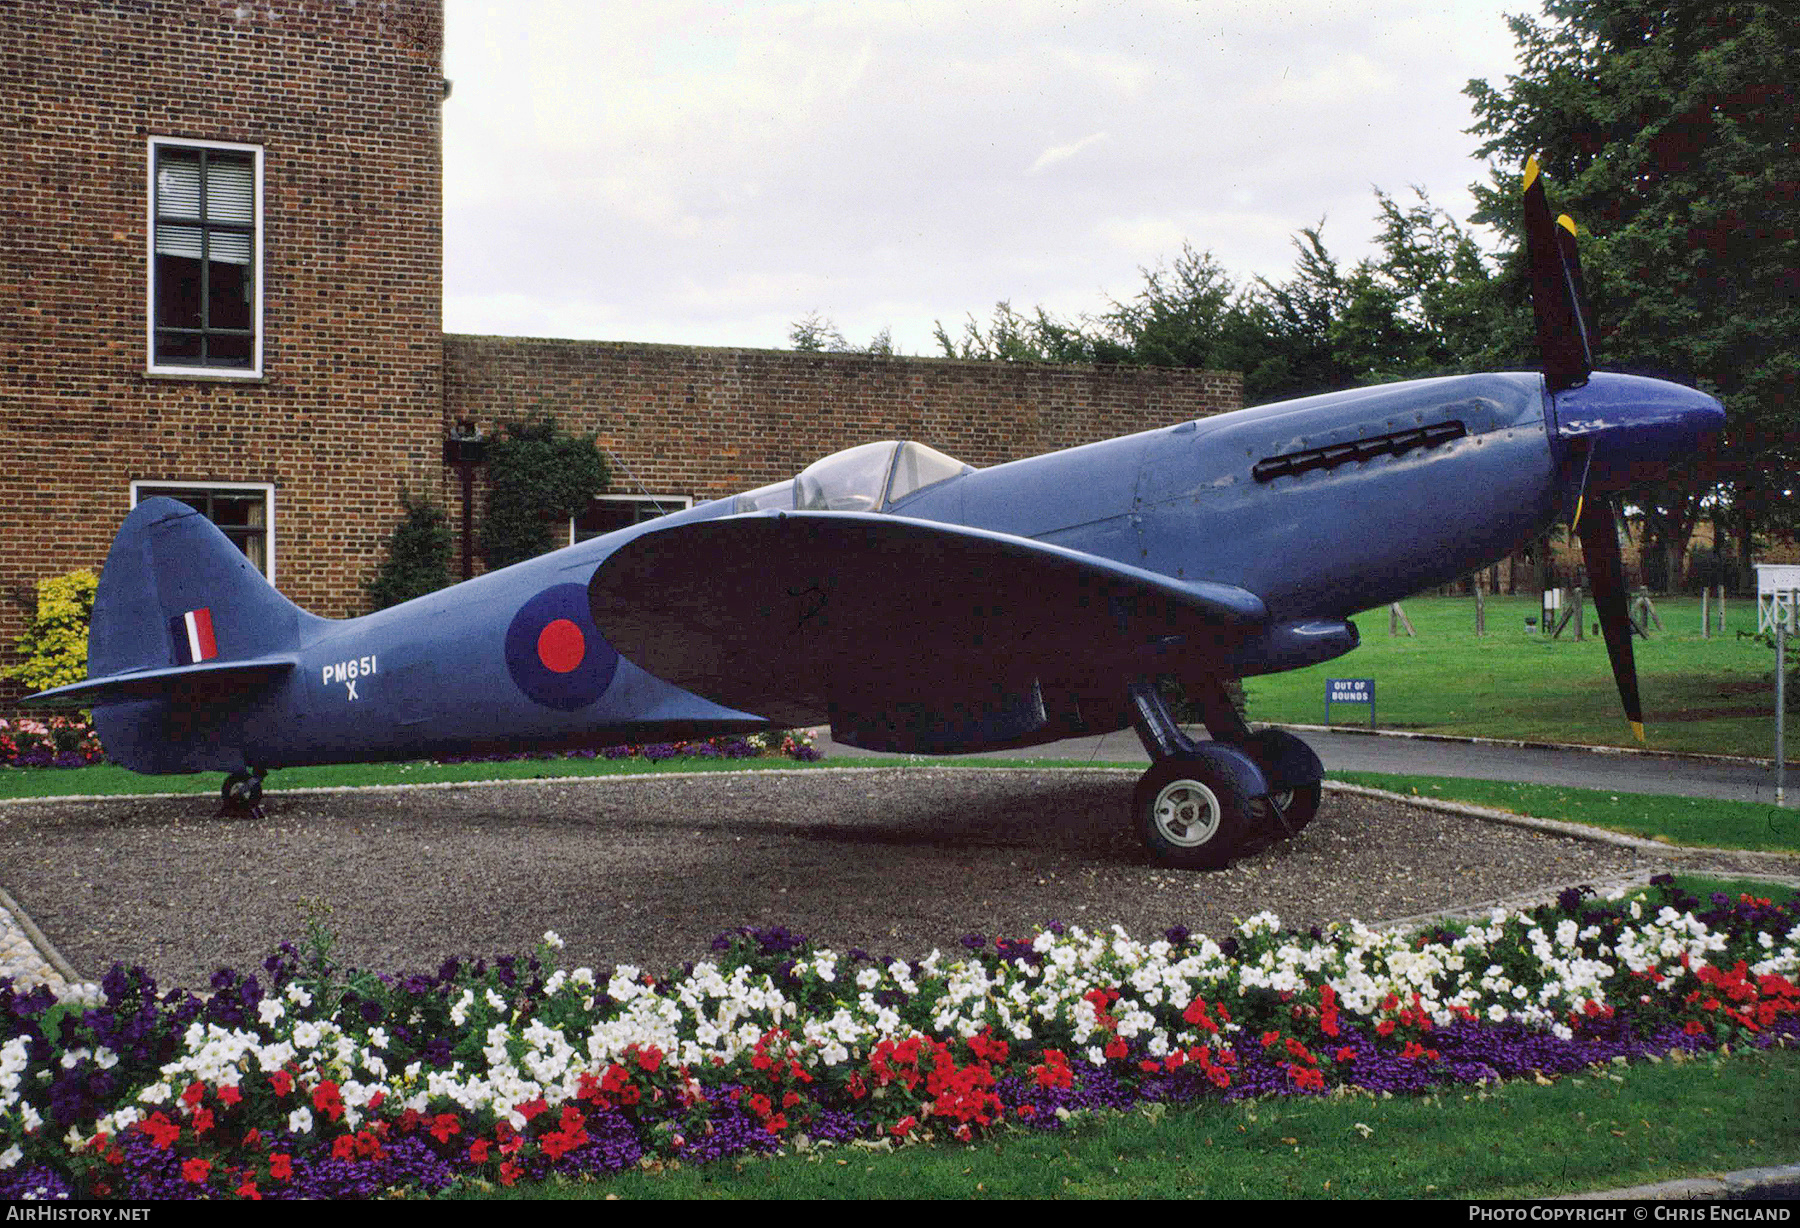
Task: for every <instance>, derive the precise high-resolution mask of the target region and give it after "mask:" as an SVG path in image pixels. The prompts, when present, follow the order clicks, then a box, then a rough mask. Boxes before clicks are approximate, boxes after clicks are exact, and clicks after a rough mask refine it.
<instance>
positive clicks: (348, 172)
mask: <svg viewBox="0 0 1800 1228" xmlns="http://www.w3.org/2000/svg"><path fill="white" fill-rule="evenodd" d="M442 38H443V20H442V11H441V4H440V0H386V2H385V3H383V4H357V3H348V2H341V0H340V2H338V3H322V2H320V0H255V2H254V3H239V0H133V2H132V3H129V4H125V3H87V2H80V3H77V2H73V0H70V2H67V3H41V2H39V0H0V303H4V304H5V305H6V306H5V310H4V311H0V335H3V336H4V344H3V347H0V349H3V351H4V352H3V354H0V543H3V545H0V662H6V663H10V662H12V661H13V660H16V654H15V653H14V652H13V651H12V642H13V640H14V639H15V637H16V636H17V635H18V634H19V632H20V631H21V630H22V628H23V624H24V620H25V618H26V617H27V616H28V613H29V611H30V609H31V604H32V600H33V597H32V585H33V584H34V583H35V581H36V580H37V579H38V578H39V577H41V576H44V575H52V574H58V573H61V572H63V571H67V570H70V569H72V568H74V567H78V566H89V567H98V566H99V565H100V563H101V561H102V560H103V559H104V558H105V554H106V548H107V545H108V544H109V542H110V540H111V537H112V534H113V533H114V531H115V530H116V529H117V528H118V524H119V521H120V519H121V518H122V517H123V516H124V514H125V511H126V510H127V507H128V503H129V484H130V482H131V481H132V480H134V479H145V480H158V481H187V482H212V481H249V482H269V483H273V484H274V486H275V488H276V489H275V506H276V521H275V529H276V534H277V551H278V563H277V577H276V578H277V581H278V584H279V587H280V588H281V589H282V590H283V591H285V592H286V593H287V594H288V595H289V596H290V597H292V598H294V599H295V600H296V601H298V602H300V603H301V604H302V605H304V606H307V607H308V608H311V609H314V610H317V611H319V612H321V613H328V614H334V615H336V614H343V613H345V612H346V610H348V609H351V608H361V606H362V605H363V602H362V595H361V591H360V585H361V582H362V581H363V580H364V579H365V578H366V577H367V576H368V574H369V573H370V572H371V570H372V567H373V566H374V563H375V561H376V560H377V559H378V558H379V555H380V549H379V539H380V537H381V535H382V534H383V533H385V532H387V531H388V530H389V529H391V527H392V525H393V523H394V522H395V520H396V518H397V509H398V501H397V500H398V492H399V490H400V488H401V487H402V486H407V487H410V488H412V489H414V490H421V491H426V492H429V493H430V494H432V495H433V496H434V497H437V498H442V497H443V493H444V492H443V489H442V485H441V483H442V481H443V471H442V467H441V455H440V451H439V449H440V448H441V446H442V445H441V442H440V440H441V432H442V415H443V393H442V389H441V384H440V378H441V372H442V341H443V325H442V313H441V304H442V299H443V294H442V271H441V270H442V228H441V214H442V207H441V195H440V183H441V178H442V176H441V161H442V159H441V154H440V127H439V109H440V106H441V105H442V94H443V85H442V81H443V73H442V63H441V60H442ZM153 137H173V138H186V139H194V140H206V141H222V142H233V143H245V144H254V145H260V146H261V147H262V149H263V157H264V175H265V178H264V193H265V201H264V217H265V232H264V241H265V244H266V254H265V260H264V278H263V289H264V316H263V328H264V333H265V337H266V342H265V351H264V372H265V375H264V377H263V378H261V379H257V380H249V381H244V380H221V379H211V380H206V379H190V378H170V377H153V376H148V375H146V373H145V368H146V347H147V343H146V313H147V307H146V293H147V291H146V278H147V274H148V265H149V258H148V256H147V251H146V249H147V238H146V231H147V222H146V214H147V199H146V198H147V196H148V191H149V189H148V176H149V171H148V159H149V149H148V143H149V140H150V139H151V138H153ZM3 694H16V688H10V687H8V688H0V695H3Z"/></svg>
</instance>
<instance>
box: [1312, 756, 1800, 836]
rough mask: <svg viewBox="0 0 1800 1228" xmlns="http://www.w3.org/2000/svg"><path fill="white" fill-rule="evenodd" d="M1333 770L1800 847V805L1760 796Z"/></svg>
mask: <svg viewBox="0 0 1800 1228" xmlns="http://www.w3.org/2000/svg"><path fill="white" fill-rule="evenodd" d="M1328 775H1329V777H1330V779H1332V780H1341V781H1344V782H1345V783H1347V784H1353V785H1367V786H1368V787H1369V788H1372V789H1386V790H1387V791H1388V792H1390V793H1399V794H1402V795H1405V796H1409V797H1423V798H1430V799H1432V800H1435V801H1446V802H1466V803H1468V804H1470V805H1474V806H1486V807H1488V808H1489V809H1491V810H1504V811H1506V812H1507V813H1509V814H1522V815H1530V816H1531V817H1533V818H1538V819H1557V820H1560V821H1562V822H1565V823H1584V824H1586V825H1588V826H1589V827H1598V828H1601V829H1602V830H1605V831H1614V832H1620V833H1622V834H1624V835H1627V836H1641V837H1643V838H1644V839H1646V840H1661V841H1664V842H1666V843H1669V844H1692V845H1698V846H1701V847H1705V848H1721V849H1751V850H1755V851H1759V852H1771V853H1800V811H1795V810H1788V809H1777V808H1776V807H1774V806H1773V805H1765V804H1761V803H1757V802H1734V801H1719V800H1716V799H1712V798H1700V797H1671V796H1667V795H1658V794H1649V793H1620V792H1614V791H1612V790H1607V789H1570V788H1564V787H1562V786H1559V785H1529V784H1517V783H1513V782H1508V781H1499V780H1463V779H1460V778H1458V777H1453V776H1392V775H1388V774H1386V773H1383V772H1331V773H1329V774H1328Z"/></svg>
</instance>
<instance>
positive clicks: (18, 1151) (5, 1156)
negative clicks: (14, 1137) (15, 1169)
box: [0, 1143, 25, 1168]
mask: <svg viewBox="0 0 1800 1228" xmlns="http://www.w3.org/2000/svg"><path fill="white" fill-rule="evenodd" d="M24 1158H25V1152H24V1150H23V1149H22V1148H21V1147H20V1146H19V1145H18V1144H17V1143H14V1144H13V1145H12V1146H11V1147H8V1148H7V1149H6V1150H5V1151H0V1168H11V1167H12V1166H13V1165H15V1164H17V1163H18V1162H19V1161H20V1160H22V1159H24Z"/></svg>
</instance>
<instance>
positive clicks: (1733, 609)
mask: <svg viewBox="0 0 1800 1228" xmlns="http://www.w3.org/2000/svg"><path fill="white" fill-rule="evenodd" d="M1402 608H1403V609H1405V611H1406V614H1407V617H1408V618H1410V619H1411V620H1412V624H1413V626H1414V627H1415V628H1416V629H1417V630H1418V636H1417V637H1416V638H1411V637H1408V636H1407V635H1406V633H1405V631H1404V630H1402V631H1401V633H1400V634H1399V635H1398V636H1393V637H1390V636H1389V635H1388V612H1387V610H1386V609H1385V608H1383V609H1379V610H1371V611H1368V612H1366V613H1364V614H1362V615H1360V616H1359V617H1358V618H1357V619H1356V623H1357V626H1358V627H1359V628H1360V629H1361V631H1362V647H1360V648H1358V649H1357V650H1356V651H1355V652H1353V653H1351V654H1350V655H1349V656H1347V657H1342V658H1340V659H1338V660H1336V661H1331V662H1327V663H1326V664H1324V665H1319V666H1314V667H1313V668H1311V669H1304V670H1294V671H1292V672H1290V673H1285V674H1272V675H1266V676H1264V677H1260V678H1249V679H1246V680H1245V683H1244V686H1245V690H1246V692H1247V695H1248V698H1249V709H1250V717H1251V719H1252V720H1258V721H1273V722H1278V723H1290V724H1307V725H1317V724H1321V723H1323V722H1324V718H1325V680H1326V679H1327V678H1373V679H1374V680H1375V691H1376V694H1375V716H1376V719H1377V722H1378V724H1379V725H1380V727H1381V728H1385V729H1407V730H1417V731H1421V732H1427V733H1449V734H1465V735H1470V736H1475V737H1484V738H1515V739H1523V740H1529V741H1543V742H1574V743H1582V744H1587V745H1596V746H1630V745H1635V742H1634V741H1633V740H1632V736H1631V731H1630V729H1629V728H1627V726H1626V724H1625V718H1624V716H1623V713H1622V710H1621V708H1620V706H1619V694H1618V690H1617V688H1616V687H1615V686H1614V683H1613V678H1612V667H1611V666H1610V665H1609V664H1608V663H1607V658H1606V646H1605V644H1604V643H1603V642H1602V641H1601V639H1600V638H1599V636H1597V635H1592V634H1590V635H1589V636H1588V638H1586V639H1584V640H1583V641H1581V642H1580V643H1576V642H1575V641H1574V640H1573V639H1572V638H1571V632H1570V631H1565V632H1564V633H1563V638H1562V639H1560V640H1550V639H1548V638H1547V637H1545V636H1544V635H1542V634H1541V633H1540V632H1538V631H1537V630H1535V629H1530V630H1528V629H1527V628H1526V626H1525V619H1526V618H1528V617H1536V616H1537V614H1538V600H1537V598H1536V597H1535V596H1532V597H1490V598H1489V599H1488V602H1487V628H1488V633H1487V635H1485V636H1483V637H1481V638H1479V639H1478V638H1476V636H1475V603H1474V599H1473V598H1467V597H1463V598H1449V597H1426V598H1418V599H1415V600H1412V601H1407V602H1403V603H1402ZM1657 611H1658V613H1659V614H1660V616H1661V618H1662V622H1663V626H1664V628H1665V630H1663V631H1655V630H1654V629H1653V630H1652V633H1651V637H1650V638H1649V639H1648V640H1644V639H1638V640H1635V641H1634V644H1635V651H1636V656H1637V667H1638V678H1639V683H1640V686H1641V689H1642V693H1643V701H1644V716H1645V721H1644V726H1645V734H1646V737H1647V739H1648V744H1649V746H1650V747H1651V748H1652V749H1655V750H1668V751H1689V752H1704V753H1710V754H1722V755H1751V756H1757V757H1761V758H1767V757H1769V756H1770V755H1771V754H1772V753H1773V751H1774V712H1775V675H1774V671H1775V654H1774V653H1773V652H1772V651H1770V650H1769V649H1768V648H1765V647H1763V646H1762V645H1761V644H1758V643H1755V642H1753V641H1751V640H1748V639H1744V640H1740V639H1738V638H1737V636H1736V631H1738V630H1754V629H1755V626H1756V609H1755V606H1754V604H1753V603H1752V602H1750V601H1748V600H1746V601H1738V602H1734V603H1732V604H1731V606H1730V607H1729V613H1730V618H1731V627H1730V629H1728V630H1727V631H1726V633H1725V634H1724V635H1722V636H1721V635H1718V634H1715V635H1714V636H1713V638H1712V639H1710V640H1707V639H1702V638H1701V636H1700V601H1699V599H1698V598H1669V599H1665V600H1663V601H1659V602H1658V603H1657ZM1588 622H1589V624H1590V625H1589V628H1588V629H1589V631H1590V632H1591V631H1592V624H1593V622H1594V616H1593V610H1592V606H1591V603H1590V607H1589V611H1588ZM1331 716H1332V722H1333V723H1334V724H1345V725H1351V724H1357V723H1365V724H1366V723H1367V721H1368V714H1367V712H1366V711H1358V710H1357V708H1356V707H1353V706H1351V705H1348V704H1334V705H1332V710H1331ZM1790 724H1800V721H1790ZM1794 741H1800V739H1795V738H1790V743H1792V742H1794Z"/></svg>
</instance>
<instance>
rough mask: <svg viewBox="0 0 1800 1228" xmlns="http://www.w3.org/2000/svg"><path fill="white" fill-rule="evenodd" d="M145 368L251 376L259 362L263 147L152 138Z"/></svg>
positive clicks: (158, 372)
mask: <svg viewBox="0 0 1800 1228" xmlns="http://www.w3.org/2000/svg"><path fill="white" fill-rule="evenodd" d="M149 171H150V178H149V192H148V194H147V197H148V199H147V208H148V221H149V225H148V227H147V231H148V236H149V255H150V274H149V284H148V286H147V288H146V295H147V303H148V310H147V317H148V322H147V326H146V344H147V345H148V347H149V349H148V365H147V367H146V369H147V370H148V372H149V373H150V374H151V375H187V376H205V377H211V378H226V379H254V378H259V377H261V375H262V364H263V358H262V356H263V329H262V317H263V300H262V281H263V279H262V270H263V151H262V147H261V146H260V145H238V144H232V143H229V142H226V141H189V140H178V139H176V138H173V137H151V138H150V144H149Z"/></svg>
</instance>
